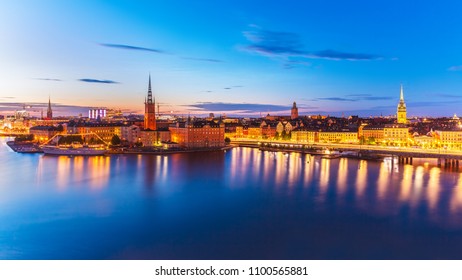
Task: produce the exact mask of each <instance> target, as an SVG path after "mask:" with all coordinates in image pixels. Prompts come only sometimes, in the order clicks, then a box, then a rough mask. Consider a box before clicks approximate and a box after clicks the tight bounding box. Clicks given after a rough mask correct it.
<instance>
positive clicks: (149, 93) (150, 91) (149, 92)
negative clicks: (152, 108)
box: [147, 73, 153, 104]
mask: <svg viewBox="0 0 462 280" xmlns="http://www.w3.org/2000/svg"><path fill="white" fill-rule="evenodd" d="M147 103H148V104H153V99H152V90H151V73H149V83H148V100H147Z"/></svg>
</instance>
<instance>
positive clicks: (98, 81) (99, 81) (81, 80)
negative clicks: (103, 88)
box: [78, 79, 119, 84]
mask: <svg viewBox="0 0 462 280" xmlns="http://www.w3.org/2000/svg"><path fill="white" fill-rule="evenodd" d="M78 81H80V82H84V83H97V84H118V83H119V82H116V81H112V80H97V79H78Z"/></svg>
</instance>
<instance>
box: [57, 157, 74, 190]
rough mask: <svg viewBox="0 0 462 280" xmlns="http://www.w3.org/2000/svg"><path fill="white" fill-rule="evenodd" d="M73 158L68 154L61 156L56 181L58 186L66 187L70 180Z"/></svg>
mask: <svg viewBox="0 0 462 280" xmlns="http://www.w3.org/2000/svg"><path fill="white" fill-rule="evenodd" d="M70 166H71V159H70V158H69V157H68V156H59V157H58V164H57V167H56V183H57V186H58V188H60V189H64V188H65V187H66V186H67V185H68V182H69V174H70Z"/></svg>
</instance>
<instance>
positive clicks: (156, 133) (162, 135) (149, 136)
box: [139, 130, 170, 147]
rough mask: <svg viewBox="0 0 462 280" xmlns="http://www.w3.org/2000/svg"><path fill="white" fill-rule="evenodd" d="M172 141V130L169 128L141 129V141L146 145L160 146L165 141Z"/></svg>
mask: <svg viewBox="0 0 462 280" xmlns="http://www.w3.org/2000/svg"><path fill="white" fill-rule="evenodd" d="M169 141H170V131H168V130H140V132H139V142H141V143H142V144H143V146H144V147H154V146H160V145H161V144H162V143H163V142H169Z"/></svg>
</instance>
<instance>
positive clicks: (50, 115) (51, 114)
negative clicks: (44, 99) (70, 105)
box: [47, 95, 53, 120]
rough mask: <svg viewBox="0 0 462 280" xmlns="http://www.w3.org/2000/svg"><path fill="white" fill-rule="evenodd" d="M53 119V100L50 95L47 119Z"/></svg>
mask: <svg viewBox="0 0 462 280" xmlns="http://www.w3.org/2000/svg"><path fill="white" fill-rule="evenodd" d="M52 118H53V111H52V110H51V99H50V96H49V95H48V109H47V119H49V120H51V119H52Z"/></svg>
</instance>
